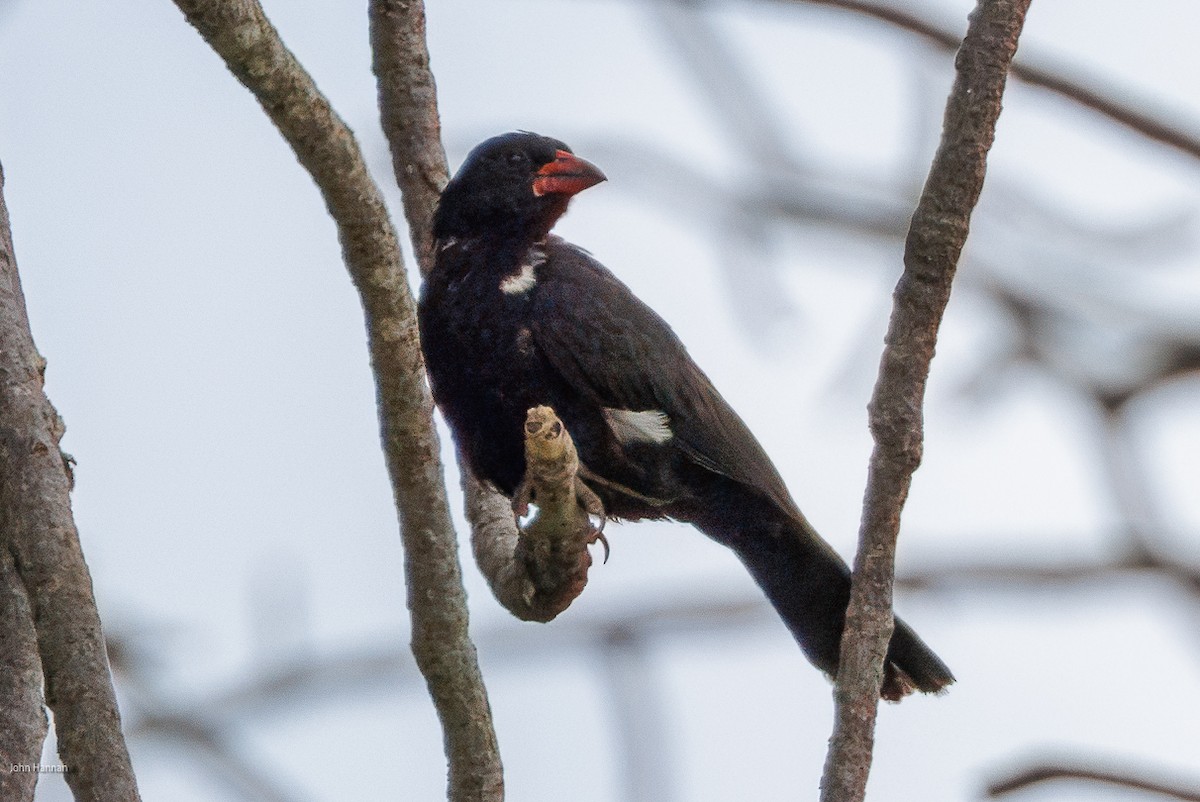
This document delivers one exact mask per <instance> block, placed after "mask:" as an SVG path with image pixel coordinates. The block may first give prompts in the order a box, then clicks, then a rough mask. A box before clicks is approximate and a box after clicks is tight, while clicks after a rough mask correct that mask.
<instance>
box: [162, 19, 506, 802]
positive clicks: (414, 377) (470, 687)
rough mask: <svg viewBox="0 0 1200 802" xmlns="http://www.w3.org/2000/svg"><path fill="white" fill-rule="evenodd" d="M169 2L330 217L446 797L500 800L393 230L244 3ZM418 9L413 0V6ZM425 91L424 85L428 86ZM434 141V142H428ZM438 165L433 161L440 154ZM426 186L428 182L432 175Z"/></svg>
mask: <svg viewBox="0 0 1200 802" xmlns="http://www.w3.org/2000/svg"><path fill="white" fill-rule="evenodd" d="M176 5H178V6H179V8H180V9H181V10H182V11H183V12H184V14H185V15H186V17H187V19H188V22H190V23H191V24H192V25H193V26H195V28H196V29H197V30H198V31H199V32H200V34H201V35H202V36H203V37H204V39H205V40H206V41H207V42H208V43H209V44H210V45H211V46H212V47H213V49H214V50H216V51H217V53H218V54H220V56H221V57H222V58H223V59H224V60H225V63H226V64H227V65H228V67H229V69H230V70H231V71H232V72H233V74H234V75H235V76H236V77H237V78H238V80H239V81H241V82H242V83H243V84H244V85H245V86H246V87H247V88H248V89H249V90H250V91H251V92H253V93H254V95H255V97H257V98H258V100H259V102H260V103H261V104H262V107H263V109H264V110H265V111H266V113H267V115H268V116H269V117H270V118H271V120H272V122H274V123H275V125H276V126H277V127H278V128H279V130H280V132H281V133H282V134H283V136H284V138H285V139H286V140H287V141H288V143H289V144H290V145H291V146H292V148H293V150H294V151H295V152H296V156H297V158H298V159H299V160H300V163H301V164H303V165H304V167H305V168H306V169H307V170H308V171H309V172H310V173H311V174H312V176H313V178H314V180H315V181H316V183H317V186H318V188H319V189H320V191H321V194H322V196H323V197H324V199H325V203H326V206H327V207H328V209H329V212H330V214H331V215H332V216H333V218H334V220H335V221H336V223H337V229H338V237H339V239H340V241H341V244H342V252H343V257H344V259H345V262H346V267H347V269H348V270H349V272H350V276H351V278H352V280H353V282H354V285H355V287H356V288H357V289H358V292H359V295H360V297H361V300H362V304H363V310H364V313H365V317H366V324H367V336H368V342H369V348H370V354H371V364H372V368H373V370H374V374H375V383H376V390H377V400H378V405H379V416H380V429H381V436H382V440H383V448H384V453H385V457H386V461H387V466H388V471H389V474H390V476H391V481H392V488H393V492H394V495H395V499H396V506H397V509H398V511H399V515H400V521H401V536H402V538H403V541H404V554H405V570H406V575H407V580H408V606H409V611H410V614H411V617H412V650H413V654H414V656H415V657H416V661H417V664H418V665H419V666H420V668H421V672H422V674H423V675H424V677H425V681H426V684H427V686H428V688H429V692H430V695H431V697H432V698H433V702H434V705H435V707H436V708H437V712H438V717H439V718H440V720H441V724H442V730H443V734H444V740H445V749H446V755H447V758H448V761H449V788H448V795H449V798H450V799H453V800H494V799H501V798H502V797H503V779H502V775H501V770H500V761H499V752H498V749H497V745H496V737H495V734H494V731H493V728H492V721H491V709H490V706H489V704H488V699H487V691H486V689H485V688H484V685H483V679H482V677H481V675H480V672H479V666H478V660H477V657H476V653H475V646H474V644H472V643H471V641H470V638H469V637H468V633H467V605H466V594H465V592H464V591H463V587H462V574H461V568H460V566H459V561H458V547H457V541H456V539H455V535H454V529H453V525H452V522H451V518H450V512H449V508H448V506H447V502H446V492H445V485H444V483H443V478H442V463H441V458H440V446H439V443H438V437H437V433H436V430H435V429H434V428H433V423H432V413H433V403H432V400H431V398H430V395H429V389H428V386H427V384H426V382H425V371H424V365H423V362H422V360H421V352H420V348H419V343H418V339H417V321H416V308H415V304H414V302H413V298H412V293H411V291H410V290H409V287H408V283H407V280H406V278H405V275H404V270H403V265H402V263H401V256H400V249H399V243H398V241H397V238H396V233H395V229H394V228H393V226H392V224H391V221H390V219H389V218H388V215H387V212H386V209H385V207H384V203H383V197H382V194H381V193H380V191H379V188H378V187H377V186H376V185H375V183H374V182H373V181H372V180H371V178H370V176H369V175H368V173H367V169H366V165H365V163H364V160H363V158H362V153H361V151H360V149H359V147H358V144H357V142H356V141H355V139H354V136H353V134H352V133H351V132H350V130H349V129H348V128H347V127H346V125H345V123H344V122H342V120H341V119H340V118H339V117H338V116H337V115H336V114H335V113H334V111H333V109H332V108H331V107H330V105H329V103H328V101H327V100H326V99H325V98H324V96H322V95H321V93H320V92H319V91H318V90H317V87H316V85H315V84H314V83H313V81H312V78H311V77H310V76H309V75H308V74H307V73H306V72H305V71H304V69H303V68H302V67H301V66H300V64H299V63H298V62H297V61H296V59H295V57H294V56H293V55H292V54H291V52H289V51H288V50H287V48H286V47H285V46H284V44H283V42H282V41H281V40H280V38H279V35H278V33H277V32H276V31H275V29H274V28H273V27H272V25H271V24H270V22H269V21H268V20H267V19H266V16H265V15H264V14H263V11H262V8H261V7H260V6H259V5H258V3H257V2H254V1H253V0H176ZM416 7H417V8H419V4H416ZM429 86H430V91H431V90H432V82H430V84H429ZM439 147H440V144H439ZM443 162H444V159H443ZM431 180H432V181H433V183H434V184H436V183H437V178H436V177H434V178H433V179H431Z"/></svg>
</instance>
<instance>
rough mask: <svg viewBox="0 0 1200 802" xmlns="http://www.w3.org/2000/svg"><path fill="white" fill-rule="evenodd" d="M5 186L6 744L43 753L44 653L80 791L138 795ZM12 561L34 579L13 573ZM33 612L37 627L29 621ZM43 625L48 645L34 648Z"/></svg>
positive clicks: (1, 207)
mask: <svg viewBox="0 0 1200 802" xmlns="http://www.w3.org/2000/svg"><path fill="white" fill-rule="evenodd" d="M3 187H4V175H3V172H2V171H0V545H2V546H3V549H4V551H5V552H7V553H6V554H5V555H4V557H3V558H0V585H2V590H0V593H2V594H3V601H2V602H0V616H3V618H4V620H3V624H4V625H5V626H6V630H5V633H4V635H3V638H4V640H5V641H6V643H5V644H4V645H5V647H6V648H5V650H4V652H3V653H2V654H3V656H0V660H2V661H3V664H4V668H5V677H4V679H3V680H0V682H2V683H3V686H2V688H0V694H3V695H4V696H6V697H7V699H11V700H13V702H14V703H15V704H16V705H17V707H15V708H12V709H11V713H10V709H8V708H6V709H5V710H4V715H5V718H6V722H5V724H6V727H5V728H6V729H7V728H8V717H9V716H10V715H12V717H13V720H14V721H15V722H16V727H15V728H13V729H12V730H11V731H10V732H6V733H5V734H4V735H3V736H2V737H3V739H4V743H5V744H7V743H9V738H10V737H11V738H13V739H14V741H13V743H14V744H15V747H16V749H18V750H19V751H20V752H21V753H22V754H28V753H29V752H30V750H31V749H32V746H33V744H32V739H35V738H36V739H37V746H38V749H37V751H36V753H35V757H34V759H33V761H32V763H34V764H36V763H37V762H38V761H37V757H38V756H40V753H41V750H40V747H41V742H42V738H44V736H45V726H46V724H45V714H44V712H43V710H42V707H41V704H40V700H39V699H38V688H37V683H36V680H35V675H34V674H33V673H32V672H33V671H34V670H35V666H36V665H37V664H38V660H39V657H40V662H41V670H42V673H43V676H44V678H45V694H46V703H47V704H48V705H49V706H50V709H51V710H52V711H53V712H54V721H55V730H56V732H57V734H58V754H59V758H60V760H62V762H63V765H65V766H66V767H67V772H66V780H67V784H68V785H70V787H71V790H72V791H73V792H74V794H75V798H76V799H80V800H121V802H129V800H137V799H139V797H138V791H137V781H136V779H135V778H134V775H133V766H132V765H131V763H130V760H129V752H128V750H127V749H126V746H125V738H124V736H123V735H122V733H121V717H120V713H119V712H118V710H117V700H116V695H115V694H114V692H113V686H112V678H111V675H110V673H109V667H108V655H107V653H106V652H105V649H104V635H103V633H102V632H101V629H100V614H99V613H98V612H97V610H96V599H95V596H94V595H93V593H92V579H91V575H90V574H89V573H88V569H87V565H86V563H84V560H83V551H82V549H81V548H80V545H79V533H78V531H76V529H75V521H74V518H73V516H72V513H71V498H70V492H71V487H72V476H71V470H70V466H69V464H68V463H67V461H66V458H65V457H64V456H63V453H62V451H61V450H60V449H59V446H58V443H59V440H60V439H61V438H62V435H63V431H64V427H63V423H62V420H61V419H60V418H59V417H58V413H57V412H56V411H55V409H54V407H53V406H52V405H51V404H50V400H49V399H48V398H46V395H45V393H44V392H43V390H42V378H43V374H44V372H45V368H46V362H45V360H44V359H42V357H41V355H40V354H38V352H37V349H36V347H35V346H34V344H33V335H32V334H31V332H30V328H29V318H28V316H27V314H26V310H25V297H24V295H23V294H22V292H21V281H20V277H19V276H18V275H17V261H16V256H15V254H14V252H13V242H12V232H11V230H10V228H9V220H8V209H7V207H6V206H5V204H4V198H3ZM10 560H11V562H10ZM10 566H11V568H12V569H15V571H16V575H17V576H19V577H20V585H21V586H22V587H18V586H17V585H16V583H15V582H13V581H12V577H13V574H12V571H11V569H10ZM30 615H31V616H32V628H30V626H29V625H28V623H22V620H21V619H23V618H26V617H28V616H30ZM9 623H11V624H12V625H13V629H12V631H8V629H7V625H8V624H9ZM33 634H36V644H37V652H36V654H35V653H33V652H32V651H30V647H31V645H32V644H31V642H30V636H31V635H33ZM7 647H12V649H15V650H18V651H10V650H9V649H8V648H7ZM9 669H11V670H12V671H13V672H14V673H13V674H12V675H9V674H8V670H9ZM21 733H23V735H22V734H21ZM39 735H40V736H41V737H38V736H39ZM23 739H29V740H23ZM22 740H23V742H22ZM6 748H7V746H6ZM5 768H6V769H7V768H9V767H7V766H6V767H5ZM0 777H2V779H0V789H3V790H4V791H7V790H8V788H9V783H13V784H15V786H16V787H18V788H21V787H22V786H23V785H24V784H25V783H28V782H29V781H27V780H25V779H23V778H14V777H12V776H5V775H0ZM30 787H31V783H30ZM4 798H5V799H8V798H9V797H8V796H7V794H5V795H4ZM18 798H19V797H18Z"/></svg>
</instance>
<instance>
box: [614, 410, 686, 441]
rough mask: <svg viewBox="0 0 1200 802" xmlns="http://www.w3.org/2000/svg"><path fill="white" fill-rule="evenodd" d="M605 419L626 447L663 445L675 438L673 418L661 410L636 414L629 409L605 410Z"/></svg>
mask: <svg viewBox="0 0 1200 802" xmlns="http://www.w3.org/2000/svg"><path fill="white" fill-rule="evenodd" d="M604 419H605V420H606V421H608V428H609V429H611V430H612V433H613V434H614V435H615V436H616V438H617V440H618V441H619V442H621V443H623V444H625V445H629V444H632V443H655V444H659V445H661V444H662V443H665V442H667V441H668V440H670V439H671V438H672V437H674V436H675V434H674V432H672V431H671V418H670V416H669V415H667V413H665V412H663V411H662V410H660V409H647V410H643V411H641V412H634V411H632V410H628V409H605V410H604Z"/></svg>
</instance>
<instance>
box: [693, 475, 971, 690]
mask: <svg viewBox="0 0 1200 802" xmlns="http://www.w3.org/2000/svg"><path fill="white" fill-rule="evenodd" d="M716 484H717V487H714V488H712V489H711V490H710V491H709V492H708V493H706V494H705V496H706V503H704V504H703V505H702V507H701V508H700V509H694V510H691V511H689V514H688V515H687V519H688V520H690V521H691V523H693V524H695V525H696V526H697V527H698V528H699V529H700V530H701V531H703V532H704V533H705V534H707V535H708V536H709V537H711V538H713V539H714V540H716V541H717V542H719V543H722V544H724V545H726V546H728V547H729V548H731V549H733V551H734V552H735V553H736V554H737V556H738V558H739V559H741V561H742V563H743V564H744V565H745V566H746V568H747V569H748V570H749V571H750V574H751V576H753V577H754V579H755V581H756V582H758V584H759V587H761V588H762V589H763V592H764V593H766V595H767V599H768V600H769V601H770V602H771V605H772V606H773V607H774V608H775V610H776V612H778V613H779V616H780V618H782V619H783V622H784V623H785V624H786V625H787V627H788V629H790V630H791V632H792V635H793V636H794V637H795V638H796V642H797V643H799V644H800V648H801V649H802V650H803V651H804V654H805V655H807V656H808V659H809V660H811V661H812V663H813V664H814V665H815V666H817V668H819V669H821V670H822V671H824V672H825V673H826V674H828V675H829V676H830V677H833V676H835V675H836V674H837V667H838V656H839V650H840V647H841V640H842V629H843V627H844V625H845V620H846V605H847V604H848V603H849V601H850V569H849V568H848V567H847V566H846V563H845V562H844V561H843V560H842V558H841V557H839V556H838V554H837V553H836V552H835V551H834V550H833V548H832V547H830V546H829V544H828V543H826V542H825V541H824V540H823V539H822V538H821V536H820V535H818V534H817V532H816V530H815V529H813V528H812V526H811V525H810V524H809V523H808V522H807V521H805V520H804V519H803V518H802V517H799V518H798V517H796V516H795V515H793V514H791V513H789V512H786V511H783V510H780V509H779V508H778V507H777V506H776V505H775V504H774V503H772V502H770V501H768V500H767V499H766V498H764V497H763V496H761V495H759V494H758V493H756V492H754V491H752V490H750V489H748V488H746V487H744V486H743V485H740V484H738V483H736V482H734V481H732V480H728V479H725V478H724V477H722V478H721V479H720V480H718V481H717V483H716ZM952 682H954V675H953V674H951V673H950V669H949V668H947V667H946V664H945V663H943V662H942V661H941V659H940V658H938V656H937V655H936V654H934V653H933V651H932V650H931V649H930V648H929V647H928V646H926V645H925V643H924V642H923V641H922V640H921V639H920V638H919V637H917V635H916V633H915V632H913V631H912V629H911V628H909V626H908V625H907V624H905V623H904V622H903V621H901V620H900V619H899V618H897V619H896V628H895V631H894V632H893V633H892V640H891V644H890V645H889V647H888V656H887V664H886V666H885V675H884V682H883V690H882V693H881V695H882V696H883V698H885V699H893V700H895V699H899V698H901V697H902V696H904V695H906V694H908V693H910V692H911V691H912V690H913V689H914V688H915V689H916V690H920V691H923V692H925V693H936V692H938V691H941V690H943V689H945V688H946V687H947V686H948V685H950V684H951V683H952Z"/></svg>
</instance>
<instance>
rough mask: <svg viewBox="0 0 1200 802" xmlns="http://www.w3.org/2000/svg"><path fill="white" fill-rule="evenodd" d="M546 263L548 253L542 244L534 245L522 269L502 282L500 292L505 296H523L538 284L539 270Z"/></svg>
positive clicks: (527, 254) (522, 263)
mask: <svg viewBox="0 0 1200 802" xmlns="http://www.w3.org/2000/svg"><path fill="white" fill-rule="evenodd" d="M545 263H546V251H545V250H544V249H543V248H542V246H541V245H540V244H538V245H534V246H533V247H532V248H530V249H529V252H528V253H526V254H525V259H524V261H522V262H521V266H520V268H518V269H517V272H516V273H513V274H512V275H511V276H505V277H504V280H503V281H501V282H500V291H501V292H502V293H504V294H505V295H523V294H525V293H527V292H529V291H530V290H532V289H533V287H534V285H535V284H537V269H538V268H539V267H541V266H542V265H543V264H545Z"/></svg>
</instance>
